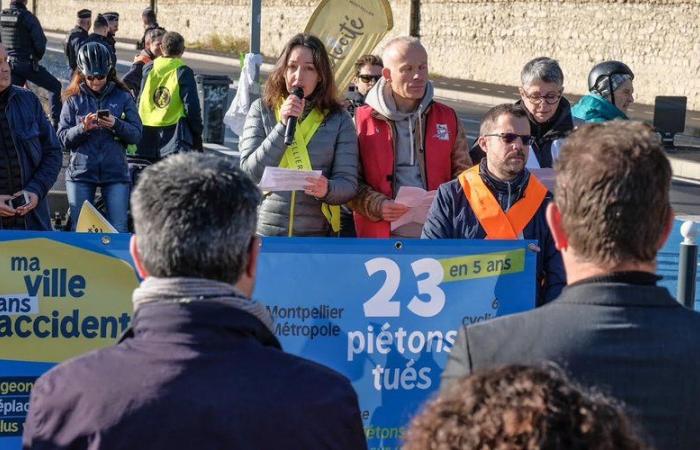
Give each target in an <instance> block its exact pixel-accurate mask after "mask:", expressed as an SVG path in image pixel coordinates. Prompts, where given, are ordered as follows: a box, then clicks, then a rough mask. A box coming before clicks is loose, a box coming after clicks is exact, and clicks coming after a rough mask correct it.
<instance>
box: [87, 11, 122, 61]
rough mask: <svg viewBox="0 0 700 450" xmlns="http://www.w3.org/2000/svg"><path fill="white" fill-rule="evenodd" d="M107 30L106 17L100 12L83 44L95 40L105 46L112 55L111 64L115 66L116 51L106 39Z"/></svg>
mask: <svg viewBox="0 0 700 450" xmlns="http://www.w3.org/2000/svg"><path fill="white" fill-rule="evenodd" d="M108 32H109V23H108V22H107V19H105V18H104V16H103V15H102V14H98V15H97V17H95V21H94V22H93V24H92V33H90V35H89V36H88V38H87V39H86V40H85V42H84V44H87V43H88V42H97V43H100V44H102V45H104V46H105V47H107V49H109V52H110V54H111V55H112V66H113V67H117V51H116V49H115V48H114V47H113V46H112V45H111V44H110V43H109V41H108V40H107V33H108ZM81 47H82V46H81Z"/></svg>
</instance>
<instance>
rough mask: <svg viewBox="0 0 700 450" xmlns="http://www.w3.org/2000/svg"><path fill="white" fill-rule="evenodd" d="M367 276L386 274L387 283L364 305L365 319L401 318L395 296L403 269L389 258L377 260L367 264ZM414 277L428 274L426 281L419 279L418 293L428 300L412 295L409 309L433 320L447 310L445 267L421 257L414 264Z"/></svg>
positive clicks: (399, 304) (412, 266) (430, 259)
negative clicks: (442, 287) (443, 283)
mask: <svg viewBox="0 0 700 450" xmlns="http://www.w3.org/2000/svg"><path fill="white" fill-rule="evenodd" d="M365 268H366V269H367V274H368V275H369V276H370V277H371V276H372V275H374V274H375V273H377V272H384V273H386V280H385V281H384V284H383V285H382V287H381V288H379V290H378V291H377V292H376V293H375V294H374V295H373V296H372V297H371V298H370V299H369V300H367V301H366V302H365V303H364V305H363V306H364V312H365V317H399V316H400V315H401V303H399V302H398V301H394V300H393V297H394V294H396V291H398V289H399V285H400V284H401V269H400V268H399V265H398V264H397V263H396V262H395V261H393V260H392V259H389V258H374V259H371V260H369V261H367V262H366V263H365ZM411 268H412V269H413V274H414V275H415V276H416V278H417V277H419V276H421V275H424V274H427V275H428V276H427V277H426V278H425V279H421V280H417V284H418V293H419V294H421V295H427V296H428V298H429V300H428V301H424V300H421V298H420V297H418V296H413V298H412V299H411V301H410V302H409V303H408V305H407V308H408V310H409V311H411V312H412V313H414V314H416V315H418V316H421V317H433V316H436V315H437V314H439V313H440V311H442V309H443V308H444V307H445V292H444V291H443V290H442V289H440V287H439V286H440V283H442V280H443V278H444V269H443V267H442V265H441V264H440V263H439V262H438V261H437V260H435V259H433V258H422V259H419V260H418V261H415V262H413V263H411Z"/></svg>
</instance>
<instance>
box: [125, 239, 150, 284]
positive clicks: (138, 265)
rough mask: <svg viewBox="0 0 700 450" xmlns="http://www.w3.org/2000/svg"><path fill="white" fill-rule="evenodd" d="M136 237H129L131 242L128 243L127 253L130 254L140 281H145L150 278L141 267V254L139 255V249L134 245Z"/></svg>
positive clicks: (146, 271)
mask: <svg viewBox="0 0 700 450" xmlns="http://www.w3.org/2000/svg"><path fill="white" fill-rule="evenodd" d="M137 239H138V238H137V237H136V235H135V234H132V235H131V240H130V241H129V253H131V257H132V258H133V260H134V265H135V266H136V272H137V273H138V274H139V276H140V277H141V278H142V279H146V278H148V277H149V276H150V274H149V273H148V270H146V268H145V267H144V265H143V262H142V261H141V253H139V247H138V245H137V243H136V241H137Z"/></svg>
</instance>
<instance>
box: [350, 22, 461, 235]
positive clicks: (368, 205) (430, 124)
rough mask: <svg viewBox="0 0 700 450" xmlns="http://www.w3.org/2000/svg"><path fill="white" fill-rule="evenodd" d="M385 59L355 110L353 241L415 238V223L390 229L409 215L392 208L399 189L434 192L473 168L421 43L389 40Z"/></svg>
mask: <svg viewBox="0 0 700 450" xmlns="http://www.w3.org/2000/svg"><path fill="white" fill-rule="evenodd" d="M382 60H383V62H384V68H383V69H382V78H381V79H379V80H378V82H377V84H375V85H374V87H373V88H372V89H371V90H370V91H369V93H368V94H367V97H366V98H365V103H366V104H365V106H362V107H360V108H358V109H357V110H356V111H355V123H356V125H357V138H358V146H359V152H360V187H359V190H358V194H357V196H356V197H355V198H354V199H353V200H352V201H351V202H350V207H351V208H352V210H353V211H354V218H355V229H356V231H357V236H358V237H374V238H388V237H390V236H396V237H404V238H405V237H408V238H417V237H419V236H420V233H421V224H420V223H416V222H411V223H406V224H403V225H402V226H399V227H396V228H395V229H394V230H392V229H391V222H394V221H396V220H398V219H399V218H401V216H403V215H404V214H405V213H406V212H407V211H408V207H407V206H406V205H403V204H401V203H397V202H396V201H395V198H396V196H397V194H398V193H399V189H401V188H402V187H417V188H421V189H425V190H427V191H434V190H436V189H437V188H438V186H440V184H442V183H446V182H448V181H450V180H452V179H454V178H455V177H457V175H459V174H460V173H461V172H462V171H463V170H465V169H466V168H468V167H470V166H471V160H470V159H469V153H468V151H469V149H468V145H467V138H466V134H465V132H464V127H463V126H462V123H461V122H460V120H459V118H458V117H457V113H456V112H455V111H454V109H452V108H450V107H449V106H447V105H445V104H443V103H440V102H437V101H435V99H434V98H433V85H432V83H431V82H430V80H428V52H427V51H426V50H425V47H423V45H422V44H421V42H420V40H418V39H417V38H415V37H411V36H399V37H396V38H394V39H392V40H390V41H389V42H388V43H387V44H386V47H384V52H383V54H382Z"/></svg>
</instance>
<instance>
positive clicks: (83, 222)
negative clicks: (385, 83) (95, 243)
mask: <svg viewBox="0 0 700 450" xmlns="http://www.w3.org/2000/svg"><path fill="white" fill-rule="evenodd" d="M75 231H77V232H78V233H118V231H117V229H116V228H114V227H113V226H112V224H111V223H109V222H108V221H107V219H105V217H104V216H103V215H102V214H100V212H99V211H98V210H97V208H95V207H94V206H92V203H90V202H89V201H87V200H85V201H84V202H83V207H82V208H80V216H78V223H77V225H76V226H75Z"/></svg>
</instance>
